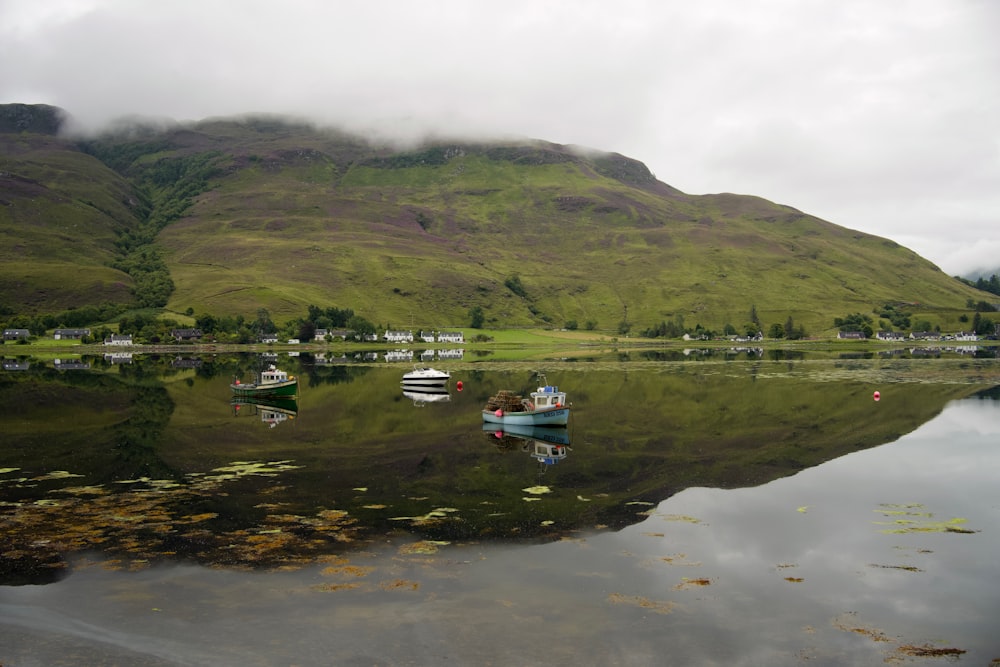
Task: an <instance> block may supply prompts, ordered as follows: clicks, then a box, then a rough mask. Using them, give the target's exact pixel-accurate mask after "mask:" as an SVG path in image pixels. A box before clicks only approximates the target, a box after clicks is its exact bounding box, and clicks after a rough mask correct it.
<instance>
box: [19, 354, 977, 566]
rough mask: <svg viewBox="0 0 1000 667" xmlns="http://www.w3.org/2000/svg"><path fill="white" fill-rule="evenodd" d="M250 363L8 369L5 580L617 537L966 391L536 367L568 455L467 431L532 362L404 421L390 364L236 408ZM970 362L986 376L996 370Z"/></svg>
mask: <svg viewBox="0 0 1000 667" xmlns="http://www.w3.org/2000/svg"><path fill="white" fill-rule="evenodd" d="M259 363H261V361H260V360H259V359H256V358H254V357H250V356H246V357H242V356H238V355H234V356H230V357H209V358H205V359H202V360H201V363H200V364H197V365H192V364H185V365H183V366H178V365H177V364H175V363H172V360H171V359H169V358H166V357H153V358H150V359H133V363H131V364H129V365H127V366H112V365H110V364H104V365H102V364H101V363H100V360H97V361H95V363H94V364H92V365H91V367H90V368H86V369H81V370H78V371H72V372H69V371H67V372H56V371H54V370H52V369H50V368H48V367H47V366H45V365H44V364H33V365H31V366H30V369H29V370H27V371H26V372H19V373H7V374H5V375H4V376H3V379H4V383H3V385H2V386H0V390H2V392H3V397H4V400H5V404H6V405H8V406H11V407H12V414H13V415H15V416H16V421H13V420H12V421H11V425H12V426H13V428H11V429H9V433H8V437H7V438H6V439H5V442H4V446H3V460H2V461H0V469H2V470H3V472H2V473H0V499H2V500H3V501H4V516H5V530H4V533H3V537H2V538H0V539H2V549H3V554H4V556H3V559H2V561H0V563H2V569H0V580H2V581H5V582H7V583H26V582H44V581H51V580H54V579H56V578H58V577H59V576H60V575H61V573H63V572H64V569H65V566H66V563H67V559H68V558H69V557H71V556H72V555H73V554H75V553H83V552H97V553H102V554H104V557H106V558H109V559H113V560H114V561H116V562H118V563H120V566H121V567H129V568H134V567H145V566H148V565H150V564H153V563H157V562H161V561H165V560H181V561H193V562H200V563H206V564H217V565H225V566H240V567H251V568H260V567H263V568H273V567H278V566H302V565H304V564H308V563H311V562H314V561H315V560H317V559H319V558H322V557H325V556H328V555H331V554H332V555H341V554H345V553H349V552H351V551H356V550H362V549H366V548H369V547H370V545H371V544H373V543H377V542H379V541H380V540H383V539H385V537H386V536H392V535H395V534H398V533H399V532H400V531H403V532H405V533H408V534H410V535H412V536H414V537H415V538H417V539H427V540H433V541H446V542H456V541H479V540H493V539H497V540H512V539H514V540H533V541H551V540H557V539H560V538H564V537H566V536H572V535H574V534H576V533H577V532H578V531H581V530H595V529H597V530H617V529H620V528H623V527H625V526H628V525H630V524H633V523H635V522H637V521H639V520H641V518H642V514H641V511H637V510H641V509H642V508H646V507H651V506H653V505H655V504H656V503H659V502H661V501H662V500H664V499H665V498H668V497H670V496H672V495H674V494H675V493H677V492H679V491H681V490H683V489H685V488H688V487H692V486H702V487H720V488H733V487H741V486H754V485H759V484H762V483H765V482H768V481H770V480H772V479H776V478H779V477H783V476H787V475H790V474H794V473H795V472H798V471H799V470H802V469H803V468H808V467H810V466H814V465H817V464H820V463H822V462H824V461H827V460H829V459H832V458H836V457H838V456H841V455H843V454H846V453H850V452H854V451H857V450H859V449H865V448H868V447H872V446H876V445H880V444H883V443H886V442H890V441H892V440H894V439H896V438H897V437H899V436H900V435H902V434H904V433H907V432H909V431H912V430H913V429H915V428H917V427H918V426H919V425H920V424H922V423H924V422H926V421H927V420H928V419H930V418H932V417H933V416H934V415H936V414H937V413H939V412H940V411H941V409H942V408H943V407H944V405H945V404H946V403H947V402H948V401H950V400H952V399H954V398H959V397H962V396H967V395H970V394H972V393H974V392H975V391H976V390H977V385H976V384H971V383H968V382H964V383H958V382H950V383H945V382H927V381H926V380H927V379H928V376H929V370H930V369H925V368H923V367H919V366H918V367H917V368H918V369H919V370H917V371H914V372H913V374H914V375H915V376H916V377H918V378H919V379H920V380H921V381H920V382H912V381H900V380H901V379H905V378H903V375H904V371H905V370H906V369H901V368H900V367H899V366H898V364H897V363H896V362H890V363H887V364H886V367H884V368H881V367H879V365H878V364H877V363H872V362H869V361H866V360H847V361H845V360H836V361H832V362H831V361H824V362H821V363H819V364H818V365H811V364H806V363H794V362H789V361H784V360H783V361H782V362H762V361H757V360H753V361H752V362H750V363H746V362H745V363H729V362H726V363H720V364H705V363H698V364H660V363H655V364H644V365H631V364H612V365H608V364H580V363H576V364H563V365H556V364H553V368H552V369H549V368H547V370H548V372H549V375H550V376H552V377H556V376H557V375H558V377H559V384H560V385H562V387H563V388H564V389H566V390H568V392H569V395H570V396H572V397H573V404H574V414H573V419H572V421H571V423H570V425H569V427H568V428H565V429H561V430H560V429H557V431H559V432H561V433H564V434H565V442H562V443H560V442H555V443H546V442H545V441H544V439H540V438H538V437H534V436H536V435H537V434H534V433H515V432H513V431H512V430H510V429H508V431H507V432H500V433H499V437H498V436H497V432H494V431H493V430H492V429H491V430H490V431H485V437H484V427H483V426H482V424H481V420H480V418H479V412H480V410H481V406H482V405H483V404H484V403H485V401H486V400H487V398H488V397H489V396H491V395H493V394H494V393H495V392H496V391H497V390H499V389H511V390H514V391H516V392H523V391H524V390H525V389H527V388H530V387H532V386H533V385H532V382H534V378H535V370H534V369H531V368H527V367H524V368H520V367H517V368H515V369H513V370H510V369H504V368H497V369H495V370H494V369H491V367H490V366H488V365H475V364H471V365H465V366H463V367H461V368H458V369H454V370H452V376H453V378H454V379H455V380H461V381H462V385H461V386H462V387H463V390H462V391H457V390H455V391H451V390H449V389H445V390H444V392H443V393H442V392H438V394H435V395H434V396H435V397H438V398H440V396H442V395H443V396H447V398H448V400H447V401H438V402H435V403H434V405H433V408H434V409H433V410H414V409H413V404H412V401H413V400H414V399H413V397H412V396H411V395H409V393H408V392H407V391H405V390H404V391H403V392H400V388H399V381H398V378H399V371H398V369H397V368H396V367H395V366H393V365H388V367H387V366H384V365H383V366H378V365H353V366H352V365H330V364H326V363H324V364H314V365H310V364H309V363H308V360H307V359H301V358H299V359H289V360H288V361H287V362H283V364H284V366H292V365H293V364H295V363H298V364H299V366H300V367H299V368H294V367H291V368H289V370H290V372H293V373H295V374H296V375H298V376H299V377H300V378H305V381H304V382H303V384H304V385H306V386H304V387H303V388H302V390H301V395H300V397H299V399H298V400H297V401H283V402H282V404H281V405H276V404H273V403H275V401H271V402H269V403H268V402H264V403H260V402H258V403H253V402H250V401H248V400H246V399H240V401H236V402H234V401H233V399H232V398H231V397H230V392H229V391H228V381H229V378H231V377H233V376H234V375H239V374H240V373H242V372H244V371H245V370H246V369H247V368H248V367H253V366H254V365H259ZM913 363H914V364H921V363H923V364H925V365H926V362H920V361H915V362H913ZM960 363H963V364H966V362H964V361H962V362H960ZM982 363H983V364H984V366H983V368H984V369H985V370H984V372H987V373H988V372H989V371H990V370H991V369H992V371H993V372H994V373H995V370H996V360H990V361H986V362H982ZM966 366H967V364H966ZM935 372H937V370H935ZM981 375H982V373H980V374H979V375H974V376H973V377H980V376H981ZM955 377H958V376H957V375H956V376H955ZM966 377H968V374H967V375H966ZM875 382H878V383H879V386H882V387H883V392H882V393H883V395H884V396H883V398H882V400H881V402H880V403H878V404H877V405H875V404H873V403H872V401H871V398H870V396H871V388H872V386H874V385H873V383H875ZM886 382H889V383H892V384H890V385H888V386H886V385H884V383H886ZM233 415H236V416H237V418H236V419H234V418H233ZM246 416H251V417H252V418H251V419H246V418H245V417H246ZM268 426H270V427H272V428H266V427H268ZM277 426H280V428H274V427H277ZM570 442H572V447H570ZM511 450H516V451H517V455H512V454H511V453H510V451H511ZM570 451H572V452H573V455H572V457H569V456H568V454H569V452H570ZM556 463H558V465H555V464H556ZM543 476H544V481H543V482H542V481H540V479H541V478H542V477H543ZM529 489H530V491H529Z"/></svg>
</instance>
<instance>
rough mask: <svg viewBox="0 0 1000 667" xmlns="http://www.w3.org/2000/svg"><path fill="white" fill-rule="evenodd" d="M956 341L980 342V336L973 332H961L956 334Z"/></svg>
mask: <svg viewBox="0 0 1000 667" xmlns="http://www.w3.org/2000/svg"><path fill="white" fill-rule="evenodd" d="M955 340H964V341H976V340H979V336H977V335H976V334H975V332H973V331H959V332H958V333H957V334H955Z"/></svg>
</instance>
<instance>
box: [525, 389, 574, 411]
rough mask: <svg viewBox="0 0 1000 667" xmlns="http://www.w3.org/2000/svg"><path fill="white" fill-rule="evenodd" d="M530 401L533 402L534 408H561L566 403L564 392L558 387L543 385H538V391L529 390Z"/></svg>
mask: <svg viewBox="0 0 1000 667" xmlns="http://www.w3.org/2000/svg"><path fill="white" fill-rule="evenodd" d="M531 402H532V403H534V405H535V408H534V409H535V410H544V409H546V408H561V407H564V406H565V405H566V392H564V391H559V387H556V386H553V385H545V386H544V387H539V388H538V391H533V392H531Z"/></svg>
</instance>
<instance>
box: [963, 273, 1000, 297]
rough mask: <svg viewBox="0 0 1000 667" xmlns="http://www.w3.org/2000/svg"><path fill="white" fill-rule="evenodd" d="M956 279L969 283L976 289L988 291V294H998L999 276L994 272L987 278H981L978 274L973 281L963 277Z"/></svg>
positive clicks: (999, 287)
mask: <svg viewBox="0 0 1000 667" xmlns="http://www.w3.org/2000/svg"><path fill="white" fill-rule="evenodd" d="M956 277H957V276H956ZM958 279H959V280H961V281H962V282H963V283H965V284H966V285H971V286H972V287H975V288H976V289H978V290H982V291H984V292H989V293H990V294H997V295H1000V276H998V275H997V274H995V273H994V274H993V275H992V276H990V277H989V278H983V277H982V276H980V277H979V278H978V279H976V280H975V281H972V280H966V279H965V278H958Z"/></svg>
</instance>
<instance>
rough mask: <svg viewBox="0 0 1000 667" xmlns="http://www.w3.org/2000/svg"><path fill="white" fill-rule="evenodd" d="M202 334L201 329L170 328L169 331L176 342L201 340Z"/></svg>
mask: <svg viewBox="0 0 1000 667" xmlns="http://www.w3.org/2000/svg"><path fill="white" fill-rule="evenodd" d="M202 335H203V334H202V333H201V329H172V330H171V331H170V336H171V337H172V338H173V339H174V340H176V341H178V342H183V341H192V340H201V337H202Z"/></svg>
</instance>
